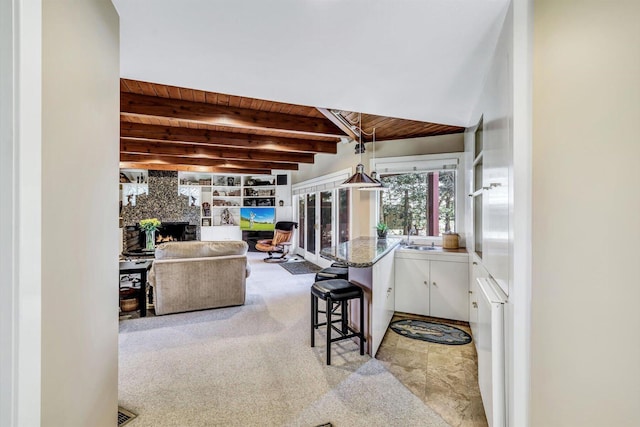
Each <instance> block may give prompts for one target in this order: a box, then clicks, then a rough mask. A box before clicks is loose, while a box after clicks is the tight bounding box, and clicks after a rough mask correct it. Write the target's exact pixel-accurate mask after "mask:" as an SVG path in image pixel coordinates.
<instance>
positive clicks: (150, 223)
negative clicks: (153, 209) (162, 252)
mask: <svg viewBox="0 0 640 427" xmlns="http://www.w3.org/2000/svg"><path fill="white" fill-rule="evenodd" d="M140 228H141V229H142V230H143V231H144V232H145V234H146V245H145V249H147V250H153V249H155V247H156V230H157V229H158V228H160V220H159V219H158V218H147V219H141V220H140Z"/></svg>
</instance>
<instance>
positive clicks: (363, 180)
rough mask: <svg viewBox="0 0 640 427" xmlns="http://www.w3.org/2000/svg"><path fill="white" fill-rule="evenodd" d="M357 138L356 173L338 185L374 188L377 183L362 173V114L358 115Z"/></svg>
mask: <svg viewBox="0 0 640 427" xmlns="http://www.w3.org/2000/svg"><path fill="white" fill-rule="evenodd" d="M358 123H359V125H358V130H359V132H358V136H359V139H360V143H359V145H358V147H357V149H358V151H359V152H360V163H358V165H357V166H356V173H354V174H353V175H352V176H351V177H350V178H349V179H347V180H346V181H345V182H343V183H342V185H340V186H341V187H375V186H377V185H379V184H378V182H376V181H374V180H373V179H371V177H370V176H369V175H367V174H366V173H364V165H363V164H362V152H363V151H364V145H363V144H364V143H363V142H362V133H363V132H362V113H359V114H358Z"/></svg>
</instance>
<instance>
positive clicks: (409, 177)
mask: <svg viewBox="0 0 640 427" xmlns="http://www.w3.org/2000/svg"><path fill="white" fill-rule="evenodd" d="M430 180H431V181H432V182H434V185H437V188H438V192H437V193H438V195H437V198H436V197H435V194H434V195H433V196H434V197H431V195H430V194H429V191H430V190H429V182H430ZM455 181H456V177H455V172H454V171H440V172H422V173H405V174H396V175H388V176H383V177H382V182H383V183H384V184H385V185H386V186H387V187H388V188H389V190H387V191H384V192H382V196H381V198H380V203H381V206H380V212H381V218H380V221H381V222H384V223H386V224H387V226H388V227H389V232H390V233H391V234H396V235H407V234H409V231H411V232H412V233H411V234H414V235H421V236H439V235H441V234H442V233H444V232H448V231H454V230H455ZM434 198H435V200H434V203H433V205H432V206H429V205H430V202H429V201H430V200H431V199H434ZM430 212H433V213H434V215H436V213H437V229H433V227H432V229H431V230H430V227H429V224H430V223H431V218H430V217H429V215H430Z"/></svg>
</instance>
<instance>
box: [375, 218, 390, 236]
mask: <svg viewBox="0 0 640 427" xmlns="http://www.w3.org/2000/svg"><path fill="white" fill-rule="evenodd" d="M376 230H377V232H378V238H380V239H385V238H386V237H387V231H389V227H388V226H387V224H385V223H384V222H379V223H378V225H377V226H376Z"/></svg>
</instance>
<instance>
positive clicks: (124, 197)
mask: <svg viewBox="0 0 640 427" xmlns="http://www.w3.org/2000/svg"><path fill="white" fill-rule="evenodd" d="M142 194H145V195H148V194H149V171H147V170H145V169H121V170H120V200H121V203H122V205H123V206H128V205H131V206H135V205H136V198H137V197H138V196H140V195H142Z"/></svg>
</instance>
